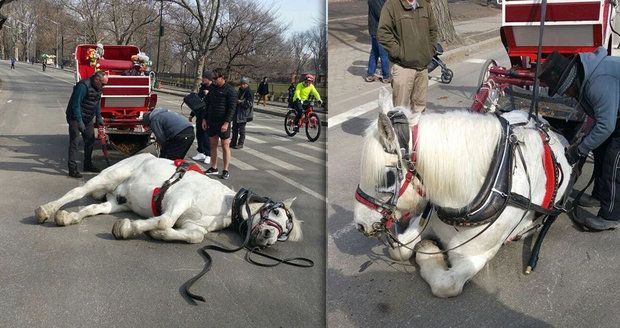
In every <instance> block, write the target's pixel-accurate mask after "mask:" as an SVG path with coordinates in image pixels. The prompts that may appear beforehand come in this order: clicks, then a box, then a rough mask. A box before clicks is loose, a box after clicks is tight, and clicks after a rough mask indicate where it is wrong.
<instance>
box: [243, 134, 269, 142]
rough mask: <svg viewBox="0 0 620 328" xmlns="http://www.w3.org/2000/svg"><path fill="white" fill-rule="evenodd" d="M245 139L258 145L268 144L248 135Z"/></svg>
mask: <svg viewBox="0 0 620 328" xmlns="http://www.w3.org/2000/svg"><path fill="white" fill-rule="evenodd" d="M245 138H246V139H248V140H250V141H253V142H254V143H257V144H264V143H266V142H267V141H263V140H260V139H258V138H254V137H250V136H249V135H247V134H246V135H245Z"/></svg>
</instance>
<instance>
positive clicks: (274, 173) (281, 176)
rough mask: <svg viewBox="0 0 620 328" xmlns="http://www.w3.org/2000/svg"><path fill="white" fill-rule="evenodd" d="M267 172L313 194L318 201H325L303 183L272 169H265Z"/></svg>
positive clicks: (323, 197)
mask: <svg viewBox="0 0 620 328" xmlns="http://www.w3.org/2000/svg"><path fill="white" fill-rule="evenodd" d="M267 173H269V174H271V175H273V176H275V177H276V178H278V179H280V180H282V181H284V182H286V183H288V184H290V185H291V186H293V187H295V188H297V189H300V190H301V191H303V192H305V193H306V194H308V195H310V196H314V197H316V198H318V199H319V200H320V201H322V202H324V201H325V196H322V195H320V194H318V193H316V192H314V191H312V190H311V189H310V188H308V187H304V186H303V185H301V184H300V183H298V182H296V181H293V180H291V179H289V178H287V177H285V176H283V175H282V174H280V173H278V172H275V171H272V170H267Z"/></svg>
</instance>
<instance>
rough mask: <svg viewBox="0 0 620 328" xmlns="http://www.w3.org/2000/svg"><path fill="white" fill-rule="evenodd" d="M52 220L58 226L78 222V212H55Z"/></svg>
mask: <svg viewBox="0 0 620 328" xmlns="http://www.w3.org/2000/svg"><path fill="white" fill-rule="evenodd" d="M54 221H55V222H56V224H57V225H59V226H68V225H71V224H74V223H78V214H77V213H69V212H67V211H64V210H63V211H60V212H56V216H54Z"/></svg>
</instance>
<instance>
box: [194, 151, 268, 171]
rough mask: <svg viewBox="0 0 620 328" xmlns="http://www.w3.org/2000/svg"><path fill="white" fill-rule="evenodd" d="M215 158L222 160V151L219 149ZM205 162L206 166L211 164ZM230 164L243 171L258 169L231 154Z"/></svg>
mask: <svg viewBox="0 0 620 328" xmlns="http://www.w3.org/2000/svg"><path fill="white" fill-rule="evenodd" d="M217 158H219V159H221V160H223V159H222V152H221V151H220V152H218V153H217ZM205 164H206V165H208V166H211V164H207V163H205ZM230 164H232V165H233V166H236V167H238V168H239V169H241V170H243V171H256V170H258V169H257V168H255V167H254V166H252V165H250V164H248V163H245V162H242V161H240V160H239V159H237V158H234V157H232V156H231V158H230Z"/></svg>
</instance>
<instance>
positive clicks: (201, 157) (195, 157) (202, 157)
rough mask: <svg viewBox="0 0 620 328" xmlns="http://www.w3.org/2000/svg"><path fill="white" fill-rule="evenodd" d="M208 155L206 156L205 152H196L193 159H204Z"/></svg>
mask: <svg viewBox="0 0 620 328" xmlns="http://www.w3.org/2000/svg"><path fill="white" fill-rule="evenodd" d="M206 157H207V156H206V155H205V154H203V153H198V154H196V156H194V157H192V159H193V160H195V161H204V159H205V158H206Z"/></svg>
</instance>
